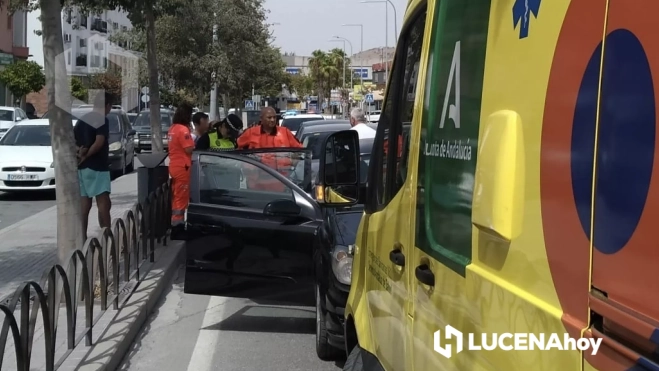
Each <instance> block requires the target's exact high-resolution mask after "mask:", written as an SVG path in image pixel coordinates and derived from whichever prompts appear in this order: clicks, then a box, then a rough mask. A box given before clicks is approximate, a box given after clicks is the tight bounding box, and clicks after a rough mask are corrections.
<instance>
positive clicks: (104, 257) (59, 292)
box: [0, 182, 171, 371]
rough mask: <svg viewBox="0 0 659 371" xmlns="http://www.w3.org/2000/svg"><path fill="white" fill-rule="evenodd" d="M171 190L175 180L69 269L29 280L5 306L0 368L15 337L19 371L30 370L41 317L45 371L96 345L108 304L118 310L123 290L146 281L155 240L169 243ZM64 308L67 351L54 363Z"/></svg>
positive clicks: (76, 256) (88, 245)
mask: <svg viewBox="0 0 659 371" xmlns="http://www.w3.org/2000/svg"><path fill="white" fill-rule="evenodd" d="M170 186H171V184H170V182H167V183H165V184H163V185H162V186H160V187H159V188H158V189H156V191H155V192H152V193H151V194H150V195H149V197H148V199H147V200H146V202H145V203H144V204H143V205H142V204H139V203H136V204H135V205H134V206H133V207H132V208H131V209H130V210H128V211H126V213H125V214H124V216H123V218H119V219H115V220H113V221H112V225H111V228H110V229H107V228H103V229H102V230H101V232H100V233H99V237H98V238H96V237H91V238H88V239H87V241H86V242H85V244H84V246H83V248H82V250H76V251H74V252H73V253H72V255H71V257H70V258H69V263H68V267H67V269H64V267H62V266H61V265H59V264H56V265H54V266H53V267H51V268H50V269H47V270H46V271H45V272H44V274H43V276H42V278H41V281H39V282H35V281H29V282H25V283H24V284H23V285H22V286H21V287H19V288H18V289H17V290H16V291H15V293H14V295H13V297H12V298H11V300H10V302H9V304H0V311H1V312H2V313H3V314H4V316H5V318H4V320H3V322H2V329H1V330H0V369H2V365H3V360H4V356H5V353H6V352H7V349H6V345H7V340H8V337H9V335H10V334H11V335H12V339H13V343H14V347H13V349H14V351H15V356H16V367H17V371H29V370H30V363H31V356H32V345H33V341H34V337H35V336H34V335H35V328H36V323H37V319H38V317H41V320H42V322H43V331H44V344H45V357H46V360H45V369H46V371H54V370H57V368H58V367H59V366H60V365H61V364H62V363H63V362H64V361H65V360H66V358H67V357H68V356H69V354H71V352H72V351H73V349H74V348H75V347H76V346H77V345H78V344H80V342H81V341H82V340H83V339H85V344H86V345H87V346H90V345H92V331H93V329H94V326H95V325H96V323H97V322H98V320H99V319H100V318H101V316H102V315H103V314H104V313H105V312H106V310H107V309H108V303H111V304H112V307H113V309H114V310H118V309H119V307H120V303H119V296H120V294H121V292H122V290H125V289H126V288H127V287H128V286H129V284H130V283H131V282H135V281H140V280H142V279H143V278H144V277H143V276H144V275H143V274H141V271H140V270H141V269H142V268H143V266H144V264H145V263H147V261H148V262H151V263H152V262H154V260H155V248H156V242H158V243H162V244H163V245H167V235H168V232H169V230H170V227H171V220H170V218H171V213H170V212H169V210H171V192H170ZM122 266H123V269H122ZM95 270H97V271H95ZM120 280H121V281H122V282H121V285H120V282H119V281H120ZM97 289H98V292H97ZM133 290H134V288H133ZM95 294H98V295H95ZM31 299H33V300H32V302H31ZM62 300H63V301H64V302H63V303H62ZM99 301H100V312H99V313H98V314H96V316H95V315H94V304H99ZM19 304H20V306H19ZM62 305H64V309H65V310H66V314H65V315H66V345H67V350H66V351H65V352H64V354H63V355H61V356H60V357H59V358H58V359H55V358H56V357H55V356H56V350H57V349H56V345H57V331H58V328H57V327H58V326H57V324H58V322H59V319H60V317H59V311H60V309H61V306H62ZM17 308H18V310H19V313H16V310H17ZM80 309H84V317H85V322H84V328H83V329H82V331H81V330H80V329H79V328H78V325H79V323H78V311H79V310H80ZM17 314H18V318H17ZM9 349H12V348H11V347H10V348H9Z"/></svg>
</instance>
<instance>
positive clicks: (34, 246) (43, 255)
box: [0, 172, 137, 302]
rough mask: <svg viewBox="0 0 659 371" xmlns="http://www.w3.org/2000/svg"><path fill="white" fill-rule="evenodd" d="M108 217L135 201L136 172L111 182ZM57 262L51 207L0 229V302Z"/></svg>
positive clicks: (93, 219)
mask: <svg viewBox="0 0 659 371" xmlns="http://www.w3.org/2000/svg"><path fill="white" fill-rule="evenodd" d="M110 197H111V199H112V211H111V216H112V219H113V220H114V219H115V218H120V217H122V216H123V215H124V213H125V212H126V210H128V209H130V208H131V207H132V206H133V205H134V204H135V203H136V202H137V172H133V173H131V174H127V175H124V176H122V177H120V178H118V179H116V180H114V181H113V182H112V195H111V196H110ZM99 231H100V228H99V226H98V218H97V210H96V203H94V206H93V208H92V210H91V212H90V213H89V229H88V235H89V236H96V235H97V234H98V233H99ZM56 262H57V207H56V206H53V207H51V208H49V209H46V210H44V211H42V212H40V213H38V214H35V215H33V216H30V217H28V218H25V219H23V220H22V221H20V222H18V223H16V224H13V225H11V226H9V227H7V228H4V229H1V230H0V302H2V301H4V300H6V299H8V298H9V297H11V295H13V293H14V291H15V290H16V288H17V287H18V286H19V285H20V284H21V283H22V282H25V281H28V280H35V281H38V280H40V279H41V276H42V274H43V272H44V271H45V270H46V269H47V268H49V267H50V266H52V265H53V264H55V263H56Z"/></svg>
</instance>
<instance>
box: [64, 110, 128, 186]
mask: <svg viewBox="0 0 659 371" xmlns="http://www.w3.org/2000/svg"><path fill="white" fill-rule="evenodd" d="M92 110H93V108H92V106H84V107H82V108H74V109H73V110H72V111H71V118H72V119H73V121H74V122H75V121H77V120H79V119H80V118H82V117H83V116H85V115H86V114H88V113H90V112H92ZM107 118H108V121H109V123H110V128H109V129H110V137H109V138H108V142H109V145H110V156H109V160H110V171H111V172H113V173H114V174H115V175H123V174H126V173H130V172H132V171H133V168H134V167H135V150H134V147H135V145H134V140H135V130H133V128H132V127H131V125H130V120H129V119H128V115H127V114H126V112H125V111H124V110H122V109H121V108H116V107H114V108H112V110H111V111H110V113H108V115H107Z"/></svg>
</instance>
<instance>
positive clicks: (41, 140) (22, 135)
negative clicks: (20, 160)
mask: <svg viewBox="0 0 659 371" xmlns="http://www.w3.org/2000/svg"><path fill="white" fill-rule="evenodd" d="M0 146H50V127H49V126H48V125H16V126H14V127H13V128H11V129H10V130H9V131H8V132H7V134H6V135H5V136H4V137H3V138H2V140H0Z"/></svg>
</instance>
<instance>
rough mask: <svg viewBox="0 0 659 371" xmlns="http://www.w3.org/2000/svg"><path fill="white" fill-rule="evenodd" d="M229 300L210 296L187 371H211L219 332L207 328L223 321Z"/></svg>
mask: <svg viewBox="0 0 659 371" xmlns="http://www.w3.org/2000/svg"><path fill="white" fill-rule="evenodd" d="M228 300H229V298H225V297H216V296H211V298H210V300H209V301H208V307H206V312H205V313H204V320H203V321H202V323H201V328H200V329H199V335H198V336H197V343H196V344H195V347H194V350H193V352H192V358H190V363H189V364H188V371H211V370H213V356H214V355H215V352H216V351H217V348H218V343H219V340H220V332H221V331H220V330H218V329H210V330H205V328H207V327H211V326H213V325H216V324H218V323H219V322H220V321H222V320H224V312H225V308H226V305H227V302H228Z"/></svg>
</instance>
